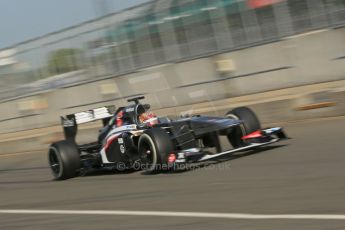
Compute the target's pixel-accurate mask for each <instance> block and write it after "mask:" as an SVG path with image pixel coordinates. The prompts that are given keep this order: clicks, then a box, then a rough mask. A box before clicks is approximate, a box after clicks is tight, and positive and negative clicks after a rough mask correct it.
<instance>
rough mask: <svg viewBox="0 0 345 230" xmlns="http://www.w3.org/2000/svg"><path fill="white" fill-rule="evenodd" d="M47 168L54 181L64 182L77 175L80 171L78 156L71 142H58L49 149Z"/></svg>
mask: <svg viewBox="0 0 345 230" xmlns="http://www.w3.org/2000/svg"><path fill="white" fill-rule="evenodd" d="M48 161H49V166H50V168H51V170H52V173H53V176H54V178H55V180H65V179H69V178H72V177H75V176H77V175H78V172H79V171H80V154H79V150H78V148H77V146H76V144H75V143H74V142H72V141H67V140H64V141H59V142H56V143H53V144H52V145H50V147H49V152H48Z"/></svg>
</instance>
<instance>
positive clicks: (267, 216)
mask: <svg viewBox="0 0 345 230" xmlns="http://www.w3.org/2000/svg"><path fill="white" fill-rule="evenodd" d="M0 214H36V215H37V214H53V215H113V216H165V217H195V218H222V219H266V220H267V219H292V220H297V219H299V220H301V219H302V220H303V219H304V220H307V219H308V220H345V215H343V214H339V215H333V214H245V213H209V212H165V211H162V212H160V211H125V210H113V211H111V210H28V209H2V210H1V209H0Z"/></svg>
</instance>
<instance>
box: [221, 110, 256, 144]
mask: <svg viewBox="0 0 345 230" xmlns="http://www.w3.org/2000/svg"><path fill="white" fill-rule="evenodd" d="M226 117H228V118H232V119H237V120H242V121H244V123H243V125H240V126H237V127H235V128H234V129H233V131H232V132H231V133H230V134H229V135H228V139H229V141H230V143H231V145H232V146H233V147H234V148H239V147H243V146H246V143H245V142H244V141H243V140H242V139H241V138H242V137H243V136H245V135H247V134H249V133H252V132H255V131H257V130H259V129H261V124H260V121H259V119H258V118H257V116H256V115H255V113H254V112H253V110H251V109H250V108H248V107H238V108H235V109H233V110H231V111H229V112H228V113H227V114H226Z"/></svg>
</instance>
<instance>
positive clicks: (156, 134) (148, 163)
mask: <svg viewBox="0 0 345 230" xmlns="http://www.w3.org/2000/svg"><path fill="white" fill-rule="evenodd" d="M138 146H139V155H140V159H141V163H142V164H143V166H144V170H145V172H146V173H155V172H159V171H163V170H166V169H168V157H169V154H170V153H172V151H173V144H172V142H171V139H170V136H169V135H168V134H167V133H166V132H165V131H164V130H163V129H160V128H153V129H149V130H146V131H145V132H144V133H143V134H142V135H141V136H140V138H139V143H138Z"/></svg>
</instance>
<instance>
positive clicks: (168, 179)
mask: <svg viewBox="0 0 345 230" xmlns="http://www.w3.org/2000/svg"><path fill="white" fill-rule="evenodd" d="M284 127H285V128H286V132H287V133H288V135H289V136H290V137H292V138H293V139H291V140H288V141H286V142H282V143H278V144H276V145H277V146H274V147H273V148H269V149H267V150H265V151H261V152H254V153H246V152H245V153H243V154H239V155H237V156H232V157H230V158H229V159H222V161H221V162H216V163H214V164H210V165H208V166H205V167H201V168H198V169H196V170H190V171H186V172H182V173H176V174H159V175H153V176H145V175H141V174H140V172H135V173H129V174H125V173H121V174H120V175H116V174H113V173H96V174H95V175H88V176H84V177H80V178H75V179H72V180H68V181H62V182H56V181H52V180H51V175H50V172H49V168H48V167H47V159H46V153H28V154H26V155H12V156H11V155H3V156H0V189H1V196H0V223H1V224H0V226H2V227H1V229H16V227H17V228H20V227H18V226H19V225H18V224H19V223H21V222H22V223H23V224H29V223H31V222H32V221H34V222H33V224H34V225H35V224H36V225H38V223H39V222H43V223H44V220H49V221H53V220H55V219H59V217H61V218H62V217H63V218H72V220H75V219H77V220H78V224H77V225H76V226H78V227H83V228H88V227H90V226H91V223H89V222H88V220H90V219H91V220H96V221H97V220H98V219H100V220H102V221H100V222H99V223H97V224H99V226H111V225H112V224H113V222H114V219H115V220H118V219H119V218H120V219H121V218H125V220H134V219H136V220H137V219H139V220H140V223H141V224H143V225H144V226H145V224H146V225H147V226H151V227H154V226H156V225H157V224H158V225H159V226H165V224H166V222H167V220H169V221H168V222H169V224H170V225H171V226H173V225H178V224H181V223H185V224H188V223H189V224H190V227H188V228H190V229H203V228H206V227H207V228H209V227H210V226H218V225H217V224H219V223H220V222H221V223H223V225H221V226H220V228H222V227H223V228H226V226H228V224H235V225H236V224H237V223H239V222H240V223H241V224H244V223H245V224H246V225H245V226H247V227H250V226H251V227H253V226H261V227H263V229H269V228H271V229H272V226H275V229H277V227H278V228H279V229H284V228H285V227H284V226H285V225H286V226H288V227H293V226H295V225H294V224H296V223H299V224H301V223H302V226H304V227H309V226H312V229H324V228H325V227H326V226H334V228H335V229H344V228H345V203H344V200H345V194H344V192H343V191H345V184H344V183H343V182H344V178H345V172H344V167H343V166H344V163H343V162H345V154H344V148H343V136H344V131H343V128H342V127H345V119H343V118H342V119H329V120H314V121H311V122H298V123H294V124H286V125H284ZM320 134H322V135H320ZM225 166H227V167H225ZM217 167H219V168H221V170H217ZM107 217H112V218H107ZM35 220H37V222H35ZM60 220H61V219H60ZM69 220H70V221H71V219H69ZM121 220H122V219H121ZM152 220H157V222H154V223H153V222H152ZM203 221H206V222H207V223H210V224H212V225H207V224H205V223H206V222H203ZM315 221H316V222H317V224H315ZM69 223H70V222H66V223H65V222H63V221H61V222H59V224H58V225H57V226H55V227H68V226H69V225H70V224H69ZM201 223H204V224H201ZM258 223H259V225H257V224H258ZM274 223H276V225H273V224H274ZM277 223H278V224H277ZM280 223H283V224H282V225H280ZM291 223H292V225H291ZM320 223H327V225H323V226H322V225H320V227H318V226H319V224H320ZM121 224H122V225H121V226H122V227H129V228H131V225H129V223H127V222H121ZM203 225H205V226H203ZM236 226H237V225H236ZM132 227H133V226H132ZM218 227H219V226H218ZM207 228H206V229H207ZM53 229H54V228H53ZM57 229H58V228H57ZM286 229H287V228H286Z"/></svg>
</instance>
